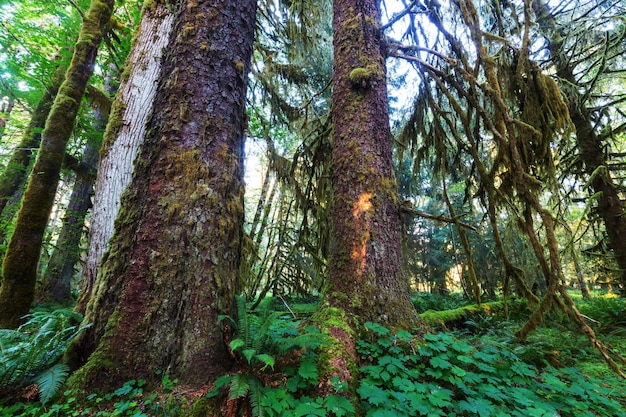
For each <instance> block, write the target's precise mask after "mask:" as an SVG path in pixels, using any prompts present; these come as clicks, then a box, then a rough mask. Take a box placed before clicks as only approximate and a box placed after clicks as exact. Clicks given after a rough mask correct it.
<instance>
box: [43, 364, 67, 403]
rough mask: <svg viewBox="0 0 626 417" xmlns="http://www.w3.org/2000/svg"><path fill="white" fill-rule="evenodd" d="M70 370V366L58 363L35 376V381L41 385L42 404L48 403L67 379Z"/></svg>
mask: <svg viewBox="0 0 626 417" xmlns="http://www.w3.org/2000/svg"><path fill="white" fill-rule="evenodd" d="M69 370H70V368H69V366H67V365H65V364H62V363H58V364H56V365H54V366H53V367H52V368H49V369H47V370H45V371H44V372H42V373H41V374H39V375H38V376H37V378H35V382H36V383H37V386H38V387H39V400H40V401H41V403H42V404H45V403H47V402H48V401H49V400H50V398H52V397H53V396H54V395H55V394H56V393H57V392H58V391H59V388H61V385H62V384H63V383H64V382H65V380H66V379H67V375H68V373H69Z"/></svg>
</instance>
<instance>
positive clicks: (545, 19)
mask: <svg viewBox="0 0 626 417" xmlns="http://www.w3.org/2000/svg"><path fill="white" fill-rule="evenodd" d="M532 4H533V8H534V10H535V14H536V15H537V22H538V23H539V25H540V26H541V29H542V30H543V31H544V36H545V37H546V39H547V41H548V50H549V51H550V57H551V58H552V60H553V61H554V62H555V64H556V69H557V71H556V74H557V76H558V77H559V78H560V79H562V80H563V81H564V82H565V83H566V84H567V85H566V88H564V89H563V91H564V92H565V93H566V94H567V96H568V99H569V112H570V118H571V119H572V123H573V124H574V127H575V129H576V143H577V145H578V149H579V152H580V159H581V160H582V162H583V164H584V166H585V171H586V173H587V175H589V177H590V181H589V183H590V185H591V188H592V189H593V192H594V193H595V195H596V201H597V205H598V206H597V208H598V214H599V215H600V217H601V218H602V221H603V222H604V228H605V231H606V234H607V236H608V241H609V244H610V246H611V249H613V254H614V256H615V260H616V261H617V265H618V267H619V268H620V270H621V273H620V277H619V281H618V284H619V286H620V287H621V289H622V290H624V291H626V210H625V209H624V203H623V202H622V201H621V198H620V193H619V191H618V184H616V183H615V181H614V180H613V178H612V177H611V173H610V169H609V167H608V164H607V161H606V157H605V151H604V146H603V144H602V141H601V140H600V138H599V137H598V134H597V132H596V131H595V130H594V124H595V122H594V121H593V120H592V113H591V111H590V110H589V109H588V108H587V103H586V102H585V100H586V98H587V95H586V94H584V95H583V94H582V93H581V92H580V89H579V88H578V87H577V86H579V84H580V83H579V82H578V80H577V79H576V77H575V75H574V69H573V68H572V67H571V65H570V62H571V61H570V58H571V57H567V56H565V55H564V52H563V43H564V40H563V39H562V37H561V34H560V33H559V31H558V29H557V25H556V22H555V20H554V17H553V16H552V13H551V11H550V9H549V6H548V5H547V4H546V3H545V2H544V1H543V0H535V1H533V3H532ZM602 53H603V52H602Z"/></svg>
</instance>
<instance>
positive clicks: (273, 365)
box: [207, 298, 355, 417]
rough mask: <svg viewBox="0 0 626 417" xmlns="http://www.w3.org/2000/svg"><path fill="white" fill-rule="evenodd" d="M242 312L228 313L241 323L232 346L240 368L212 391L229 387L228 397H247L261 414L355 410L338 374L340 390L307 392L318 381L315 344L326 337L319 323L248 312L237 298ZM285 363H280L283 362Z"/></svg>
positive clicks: (255, 413) (336, 387)
mask: <svg viewBox="0 0 626 417" xmlns="http://www.w3.org/2000/svg"><path fill="white" fill-rule="evenodd" d="M237 307H238V309H237V310H238V318H237V320H234V319H233V318H231V317H227V316H223V317H221V318H220V320H228V321H229V322H230V323H232V324H236V329H237V331H238V332H237V338H235V339H233V340H232V341H231V342H230V348H231V350H232V351H233V353H234V354H235V355H236V357H237V358H239V362H240V363H241V364H242V365H243V366H242V369H241V370H240V371H239V372H235V373H233V374H229V375H224V376H222V377H220V378H218V380H217V381H216V384H215V388H214V389H213V390H211V391H210V392H209V393H208V394H207V397H209V398H212V397H215V396H217V395H219V393H220V390H221V389H225V388H227V387H228V398H229V399H231V400H232V399H247V400H248V401H249V402H250V406H251V407H250V408H251V411H252V415H253V416H256V417H264V416H267V417H287V416H289V417H293V416H295V417H303V416H329V415H335V416H337V417H341V416H346V415H351V413H354V411H355V409H354V406H353V405H352V403H350V401H348V400H347V399H346V398H345V397H343V396H341V395H340V394H341V393H343V392H344V391H345V389H346V386H345V384H341V383H339V381H338V380H333V383H334V385H333V388H334V390H335V394H333V395H330V396H327V397H314V396H310V395H308V394H309V393H310V392H313V388H315V386H316V385H317V383H318V378H319V373H318V362H317V354H316V353H315V350H316V349H317V348H318V347H319V346H321V345H322V344H324V343H326V339H325V336H324V335H323V334H322V333H321V332H320V331H319V330H318V329H316V328H314V327H306V328H305V329H304V331H300V329H299V325H300V322H299V321H296V320H293V319H291V318H290V317H289V316H285V315H284V313H282V312H273V313H269V312H268V311H266V310H265V309H262V310H261V311H260V312H259V313H258V314H253V313H250V312H248V310H247V308H246V304H245V300H244V299H243V298H237ZM279 363H280V366H278V364H279Z"/></svg>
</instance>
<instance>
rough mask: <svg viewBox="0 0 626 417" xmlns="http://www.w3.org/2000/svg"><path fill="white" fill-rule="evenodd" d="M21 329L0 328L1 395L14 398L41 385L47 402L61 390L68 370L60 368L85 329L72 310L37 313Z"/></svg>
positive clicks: (41, 398)
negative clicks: (67, 349)
mask: <svg viewBox="0 0 626 417" xmlns="http://www.w3.org/2000/svg"><path fill="white" fill-rule="evenodd" d="M28 317H29V319H28V321H27V322H26V323H25V324H24V325H22V326H21V327H20V328H19V329H18V330H9V329H0V395H1V396H2V397H4V398H11V397H13V396H15V395H16V394H17V392H18V391H19V390H20V389H21V388H23V387H27V386H29V385H32V384H35V383H36V384H37V385H38V387H39V390H40V400H41V401H42V403H45V402H47V401H48V400H49V399H50V398H51V397H52V396H53V395H54V394H55V393H56V392H57V390H58V389H59V387H60V386H61V384H62V383H63V381H64V380H65V378H67V369H66V367H64V365H56V363H57V362H58V361H59V359H60V358H61V357H62V356H63V353H64V352H65V349H66V348H67V345H68V343H69V342H70V341H71V340H72V339H74V338H75V337H76V335H78V333H79V332H80V331H81V330H82V329H84V328H85V327H86V326H84V327H80V326H79V323H80V320H81V319H82V316H80V314H78V313H75V312H73V311H71V310H66V309H59V310H54V311H35V312H33V313H32V314H30V315H29V316H28Z"/></svg>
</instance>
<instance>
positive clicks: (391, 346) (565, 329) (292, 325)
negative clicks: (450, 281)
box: [0, 297, 626, 417]
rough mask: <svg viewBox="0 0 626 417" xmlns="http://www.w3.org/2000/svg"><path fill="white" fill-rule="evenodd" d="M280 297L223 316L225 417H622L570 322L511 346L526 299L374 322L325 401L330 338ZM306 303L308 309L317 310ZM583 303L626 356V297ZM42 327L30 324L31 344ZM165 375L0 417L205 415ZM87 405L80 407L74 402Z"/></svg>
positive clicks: (210, 398)
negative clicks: (428, 324)
mask: <svg viewBox="0 0 626 417" xmlns="http://www.w3.org/2000/svg"><path fill="white" fill-rule="evenodd" d="M424 299H426V297H424ZM607 300H608V301H607ZM285 301H287V303H285V302H283V300H277V299H268V300H267V301H264V302H263V303H261V304H260V305H259V307H258V308H257V309H256V311H254V312H252V311H249V310H248V305H247V304H246V303H245V301H244V300H243V299H238V300H237V306H238V314H237V317H236V318H231V317H228V316H223V317H221V318H220V321H221V322H223V323H226V322H228V323H229V328H232V329H234V330H235V332H236V333H235V334H234V335H233V337H232V340H231V341H230V342H229V348H230V350H231V353H232V355H233V356H234V357H235V358H236V361H235V367H234V368H233V370H232V372H230V373H229V374H227V375H223V376H222V377H221V378H219V379H218V380H217V381H216V383H215V385H214V388H213V389H212V390H211V391H210V392H209V393H208V394H207V395H206V398H204V399H203V400H202V401H205V403H203V404H208V403H211V404H225V406H226V408H227V409H228V410H229V411H228V414H227V415H228V416H234V415H245V416H258V417H261V416H263V417H265V416H268V417H280V416H289V417H300V416H330V417H332V416H338V417H341V416H353V415H355V413H356V411H355V408H359V407H360V410H361V412H362V415H364V416H366V417H385V416H394V417H395V416H433V417H434V416H463V417H469V416H489V417H498V416H530V417H535V416H537V417H539V416H543V417H548V416H550V417H552V416H560V417H567V416H574V415H575V416H576V417H588V416H589V417H590V416H606V417H609V416H611V417H626V412H625V411H624V410H626V382H625V381H624V380H622V379H620V378H619V377H617V376H615V375H614V374H612V373H611V372H610V371H609V369H608V367H607V366H606V365H605V364H604V363H603V362H602V361H601V358H600V356H599V354H598V353H597V352H596V351H595V350H594V349H593V348H592V347H591V345H590V343H589V342H588V340H587V339H586V338H585V337H584V336H583V335H581V334H580V332H578V331H577V330H576V329H575V328H573V326H572V325H571V323H570V322H569V321H568V320H567V319H566V318H562V317H559V316H558V314H556V313H555V314H552V315H549V316H548V317H546V323H545V325H544V326H543V327H540V328H539V329H538V330H537V331H536V332H534V333H533V334H532V335H531V336H530V337H529V338H528V339H527V340H526V341H525V342H520V341H518V340H516V339H515V337H514V332H515V331H516V330H517V329H519V326H520V323H522V321H520V320H519V319H518V318H517V314H518V313H520V312H521V311H523V310H525V309H526V308H527V307H526V306H525V304H524V303H523V302H521V301H520V303H519V305H517V304H515V303H510V304H509V309H508V315H506V314H504V312H503V310H502V309H499V308H492V307H489V308H487V309H485V308H484V307H481V310H480V311H479V312H478V313H477V314H470V315H460V316H459V317H460V318H459V320H458V321H459V324H458V326H456V327H455V330H454V331H453V332H441V333H437V334H425V335H423V338H419V337H415V336H414V335H413V334H411V333H409V332H406V331H402V332H399V333H396V334H393V333H392V332H391V331H390V330H388V329H386V328H385V327H382V326H380V325H378V324H373V323H367V324H366V328H367V335H368V337H367V338H366V340H361V341H359V342H358V354H359V356H360V360H361V368H360V372H361V377H360V381H359V385H358V387H350V388H348V387H347V386H346V384H345V383H342V382H340V381H339V379H337V378H335V379H332V380H331V382H330V386H328V387H326V388H325V389H324V395H323V396H320V395H319V386H318V385H319V380H320V374H322V373H323V371H321V370H320V365H319V362H320V361H319V356H318V354H319V353H318V350H319V348H324V347H326V346H327V343H328V340H327V336H325V335H324V334H323V332H320V331H319V330H318V329H316V328H314V327H311V326H307V324H306V323H307V322H306V319H304V320H302V319H301V314H300V312H301V311H305V310H306V308H305V309H299V308H298V307H295V309H294V306H296V305H297V304H298V303H297V302H293V301H294V300H285ZM308 301H309V300H307V302H304V303H303V305H305V306H306V305H309V306H310V305H315V304H316V302H315V301H314V302H308ZM576 302H577V304H578V305H579V308H580V311H581V312H583V314H585V315H586V316H587V317H588V321H589V323H590V325H592V326H593V327H594V330H595V331H596V333H597V334H598V336H599V337H600V338H601V339H602V341H603V342H605V343H607V344H609V345H610V346H611V348H612V349H613V350H614V351H616V352H618V353H621V354H622V355H624V354H625V353H626V341H625V340H624V337H623V334H624V333H623V330H624V323H623V315H622V313H623V311H624V300H622V299H613V298H608V299H600V298H599V297H598V298H597V299H591V300H589V301H584V300H577V301H576ZM277 304H279V305H283V307H282V308H280V309H278V308H277ZM285 305H288V306H289V308H287V307H284V306H285ZM488 305H491V304H488ZM491 306H493V305H491ZM429 307H432V305H430V306H429ZM518 309H519V311H517V310H518ZM277 310H278V311H277ZM296 310H297V311H298V313H296V314H295V317H294V314H293V313H294V312H295V311H296ZM454 310H457V311H459V307H455V308H454ZM461 310H462V309H461ZM521 315H523V314H521ZM41 321H43V320H40V322H41ZM66 326H67V328H68V329H71V331H70V330H64V331H63V330H62V331H61V333H60V334H61V335H65V336H63V337H60V339H59V340H60V341H65V340H66V339H68V338H69V337H70V336H72V335H73V334H74V332H76V331H77V330H78V328H76V327H75V326H76V323H69V322H68V323H66ZM40 327H41V326H35V327H31V328H29V329H28V333H29V334H30V336H31V337H32V336H33V335H37V334H39V333H40V332H41V331H40ZM50 335H51V334H50ZM161 378H162V382H161V385H160V386H159V387H158V389H157V390H156V392H157V393H156V394H155V391H154V390H150V392H144V389H145V381H143V380H131V381H128V382H127V383H126V384H124V385H123V386H122V387H119V388H118V389H116V390H114V391H113V392H111V393H105V394H86V395H85V393H81V396H78V395H74V393H72V392H71V391H67V392H65V393H63V395H62V396H61V398H60V399H59V400H57V401H56V402H54V401H47V402H44V403H42V402H41V401H35V398H32V399H31V401H30V402H28V401H25V402H19V403H15V398H13V400H11V401H6V400H5V402H4V403H2V402H0V417H3V416H18V415H19V416H34V417H39V416H46V417H47V416H133V417H149V416H190V415H193V416H196V415H205V414H206V413H204V414H202V413H201V414H197V413H195V414H194V411H193V407H194V404H188V403H187V402H186V400H185V398H183V397H182V396H180V395H178V394H176V392H177V390H176V389H175V385H176V381H175V380H171V379H170V378H169V376H168V375H167V374H164V375H162V376H161ZM24 392H26V393H28V390H26V391H20V393H21V394H22V398H25V397H24V395H23V394H24ZM33 392H34V391H33ZM353 395H356V397H354V396H353ZM351 396H353V397H352V402H351V401H350V400H348V398H350V397H351ZM85 397H86V401H85V400H80V404H79V400H77V398H85ZM355 406H356V407H355ZM233 410H234V411H233ZM222 411H224V409H223V410H222Z"/></svg>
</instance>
